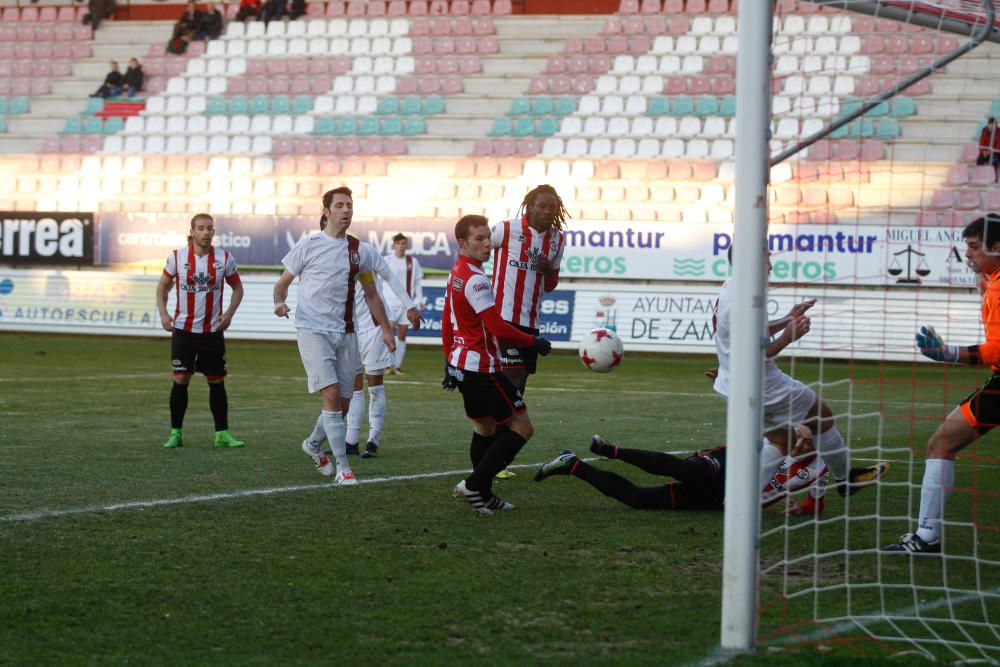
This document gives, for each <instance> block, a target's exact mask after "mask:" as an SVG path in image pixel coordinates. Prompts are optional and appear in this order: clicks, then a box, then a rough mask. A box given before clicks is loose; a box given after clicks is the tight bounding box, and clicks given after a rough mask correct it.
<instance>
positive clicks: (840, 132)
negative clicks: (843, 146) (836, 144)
mask: <svg viewBox="0 0 1000 667" xmlns="http://www.w3.org/2000/svg"><path fill="white" fill-rule="evenodd" d="M850 129H851V124H850V123H848V124H847V125H842V126H840V127H838V128H837V129H836V130H834V131H833V132H831V133H830V138H831V139H843V138H844V137H846V136H847V133H848V132H849V131H850Z"/></svg>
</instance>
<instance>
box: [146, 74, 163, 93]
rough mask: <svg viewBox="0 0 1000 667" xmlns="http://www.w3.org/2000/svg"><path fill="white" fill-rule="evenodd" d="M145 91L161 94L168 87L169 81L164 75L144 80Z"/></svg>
mask: <svg viewBox="0 0 1000 667" xmlns="http://www.w3.org/2000/svg"><path fill="white" fill-rule="evenodd" d="M142 87H143V89H144V90H143V92H145V93H148V94H150V95H159V94H160V93H162V92H163V91H164V90H166V88H167V81H166V79H164V78H163V77H162V76H153V77H150V79H149V81H148V82H143V86H142Z"/></svg>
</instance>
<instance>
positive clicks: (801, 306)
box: [767, 299, 816, 336]
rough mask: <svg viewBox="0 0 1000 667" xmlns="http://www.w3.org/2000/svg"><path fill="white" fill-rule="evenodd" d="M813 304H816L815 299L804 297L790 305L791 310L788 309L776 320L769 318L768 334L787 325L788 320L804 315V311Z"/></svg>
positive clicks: (772, 333) (776, 331)
mask: <svg viewBox="0 0 1000 667" xmlns="http://www.w3.org/2000/svg"><path fill="white" fill-rule="evenodd" d="M815 305H816V299H806V300H805V301H803V302H801V303H797V304H795V305H794V306H792V308H791V310H789V311H788V314H787V315H785V316H784V317H782V318H780V319H777V320H771V321H770V322H768V323H767V333H768V335H769V336H773V335H774V334H776V333H778V332H779V331H781V330H782V329H784V328H785V327H787V326H788V325H789V323H790V322H792V321H793V320H795V319H796V318H799V317H802V316H803V315H805V314H806V312H807V311H808V310H809V309H810V308H812V307H813V306H815Z"/></svg>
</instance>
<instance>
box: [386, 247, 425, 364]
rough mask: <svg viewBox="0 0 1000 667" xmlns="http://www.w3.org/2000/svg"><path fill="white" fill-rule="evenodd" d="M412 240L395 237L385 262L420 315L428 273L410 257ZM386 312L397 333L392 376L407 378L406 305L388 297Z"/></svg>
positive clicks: (414, 258) (388, 295)
mask: <svg viewBox="0 0 1000 667" xmlns="http://www.w3.org/2000/svg"><path fill="white" fill-rule="evenodd" d="M409 243H410V240H409V239H408V238H406V236H405V235H404V234H396V235H395V236H393V237H392V254H391V255H389V256H388V257H386V258H385V260H386V262H387V263H388V264H389V268H391V269H392V271H393V273H395V274H396V277H397V278H398V279H399V280H400V281H401V282H402V283H403V284H404V285H405V286H406V293H407V294H409V296H410V298H411V299H412V300H413V302H414V303H416V304H417V311H419V312H422V311H423V309H424V288H423V285H422V283H423V279H424V272H423V270H422V269H421V268H420V262H419V261H418V260H417V258H416V257H413V256H412V255H408V254H406V250H407V248H408V247H409ZM385 308H386V311H388V313H389V322H390V323H391V324H392V326H393V327H394V328H395V332H396V352H395V354H394V356H393V361H392V367H391V368H390V369H389V373H390V374H392V373H400V374H403V372H404V371H403V358H404V357H405V356H406V332H407V330H408V329H409V321H408V320H407V318H406V303H401V302H400V301H399V299H397V298H396V297H395V295H393V294H386V295H385Z"/></svg>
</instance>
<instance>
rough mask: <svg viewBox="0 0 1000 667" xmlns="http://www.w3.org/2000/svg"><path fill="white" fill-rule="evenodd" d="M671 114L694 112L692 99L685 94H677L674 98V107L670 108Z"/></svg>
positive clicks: (680, 114) (688, 114)
mask: <svg viewBox="0 0 1000 667" xmlns="http://www.w3.org/2000/svg"><path fill="white" fill-rule="evenodd" d="M670 114H671V115H672V116H691V115H693V114H694V100H693V99H691V98H690V97H688V96H687V95H678V96H677V97H675V98H674V108H673V109H671V111H670Z"/></svg>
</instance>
